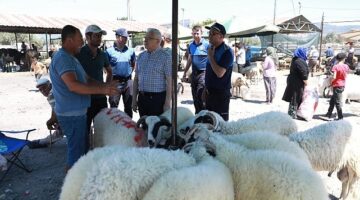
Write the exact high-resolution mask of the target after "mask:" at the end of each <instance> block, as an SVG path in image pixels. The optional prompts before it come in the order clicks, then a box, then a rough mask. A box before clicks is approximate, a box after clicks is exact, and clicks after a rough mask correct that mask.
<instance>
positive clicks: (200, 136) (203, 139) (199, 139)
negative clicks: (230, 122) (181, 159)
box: [183, 124, 216, 156]
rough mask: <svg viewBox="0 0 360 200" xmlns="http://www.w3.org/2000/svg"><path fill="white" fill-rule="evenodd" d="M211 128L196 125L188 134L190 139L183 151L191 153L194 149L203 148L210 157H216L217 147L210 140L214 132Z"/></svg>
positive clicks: (207, 125) (204, 125) (206, 125)
mask: <svg viewBox="0 0 360 200" xmlns="http://www.w3.org/2000/svg"><path fill="white" fill-rule="evenodd" d="M209 126H210V127H209ZM211 126H212V125H211V124H194V126H193V127H192V128H191V129H190V130H189V132H188V134H187V135H188V137H189V138H188V139H187V143H186V144H185V146H184V147H183V150H184V151H185V152H187V153H189V152H191V151H192V149H193V148H198V147H199V146H202V147H204V148H205V149H206V152H207V153H208V154H209V155H211V156H216V147H215V145H214V144H213V143H212V142H211V141H210V139H209V138H210V136H211V132H212V131H211V129H212V127H211Z"/></svg>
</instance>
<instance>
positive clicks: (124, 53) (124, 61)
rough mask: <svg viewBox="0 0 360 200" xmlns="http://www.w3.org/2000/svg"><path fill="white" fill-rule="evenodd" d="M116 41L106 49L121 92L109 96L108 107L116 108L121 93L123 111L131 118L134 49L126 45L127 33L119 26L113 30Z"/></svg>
mask: <svg viewBox="0 0 360 200" xmlns="http://www.w3.org/2000/svg"><path fill="white" fill-rule="evenodd" d="M115 36H116V41H115V42H114V46H113V47H110V48H108V49H107V50H106V53H107V55H108V58H109V61H110V65H111V67H112V72H113V80H118V81H119V82H120V84H121V88H120V89H121V93H120V95H118V96H113V97H110V98H109V103H110V107H112V108H117V107H118V106H119V101H120V97H121V95H122V96H123V103H124V111H125V113H126V114H127V115H129V117H131V118H132V116H133V113H132V108H131V105H132V95H131V93H130V91H131V88H129V85H130V84H129V83H131V73H132V72H133V71H134V67H135V51H134V49H132V48H128V47H127V46H126V42H127V39H128V37H129V34H128V32H127V30H126V29H124V28H119V29H117V30H116V31H115Z"/></svg>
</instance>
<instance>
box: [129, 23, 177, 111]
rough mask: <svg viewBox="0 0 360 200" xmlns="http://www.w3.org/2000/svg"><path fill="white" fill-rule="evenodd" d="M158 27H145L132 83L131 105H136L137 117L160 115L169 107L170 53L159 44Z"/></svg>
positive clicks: (134, 106)
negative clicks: (143, 47)
mask: <svg viewBox="0 0 360 200" xmlns="http://www.w3.org/2000/svg"><path fill="white" fill-rule="evenodd" d="M161 40H162V37H161V33H160V31H159V30H157V29H154V28H151V29H148V31H147V33H146V36H145V41H144V45H145V48H146V51H144V52H142V53H141V54H140V55H139V57H138V60H137V65H136V68H135V78H134V84H133V100H132V109H133V111H134V112H136V111H137V110H138V109H139V114H140V117H141V116H144V115H160V114H162V113H163V112H164V111H166V110H167V109H170V102H171V91H172V88H171V85H172V83H171V64H172V60H171V55H170V54H169V53H168V52H167V50H166V49H164V48H161V46H160V43H161Z"/></svg>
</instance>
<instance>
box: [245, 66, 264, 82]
mask: <svg viewBox="0 0 360 200" xmlns="http://www.w3.org/2000/svg"><path fill="white" fill-rule="evenodd" d="M240 73H241V74H245V76H246V78H247V79H249V80H250V82H251V83H252V84H257V83H258V82H259V80H260V79H261V74H262V66H261V62H256V65H255V66H249V67H245V68H241V70H240Z"/></svg>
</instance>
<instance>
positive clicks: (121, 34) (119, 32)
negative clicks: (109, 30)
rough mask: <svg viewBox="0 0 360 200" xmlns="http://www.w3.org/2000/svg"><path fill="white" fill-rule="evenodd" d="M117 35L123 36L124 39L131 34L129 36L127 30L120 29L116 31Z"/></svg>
mask: <svg viewBox="0 0 360 200" xmlns="http://www.w3.org/2000/svg"><path fill="white" fill-rule="evenodd" d="M115 35H119V36H123V37H129V34H128V32H127V30H126V29H124V28H119V29H118V30H116V31H115Z"/></svg>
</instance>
